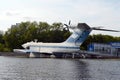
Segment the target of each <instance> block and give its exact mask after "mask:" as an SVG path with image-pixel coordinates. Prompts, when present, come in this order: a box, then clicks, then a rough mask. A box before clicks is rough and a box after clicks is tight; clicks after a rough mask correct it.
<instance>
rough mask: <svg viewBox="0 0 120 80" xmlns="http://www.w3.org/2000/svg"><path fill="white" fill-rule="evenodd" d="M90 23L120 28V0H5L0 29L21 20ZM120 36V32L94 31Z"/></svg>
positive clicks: (0, 5) (1, 7)
mask: <svg viewBox="0 0 120 80" xmlns="http://www.w3.org/2000/svg"><path fill="white" fill-rule="evenodd" d="M69 20H71V21H72V24H77V23H78V22H81V23H87V24H88V25H89V26H93V27H95V26H104V28H107V29H115V30H120V0H1V1H0V30H3V31H6V30H7V29H8V28H10V27H11V25H13V24H16V23H20V22H21V21H46V22H48V23H49V24H51V23H53V22H56V21H57V22H62V23H68V21H69ZM96 33H102V34H109V35H113V36H120V32H119V33H113V32H101V31H100V32H98V31H93V32H92V33H91V34H96Z"/></svg>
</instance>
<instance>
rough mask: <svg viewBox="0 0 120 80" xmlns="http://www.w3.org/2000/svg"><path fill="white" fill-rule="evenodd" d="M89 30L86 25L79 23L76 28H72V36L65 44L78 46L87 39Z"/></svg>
mask: <svg viewBox="0 0 120 80" xmlns="http://www.w3.org/2000/svg"><path fill="white" fill-rule="evenodd" d="M91 30H92V29H91V28H90V27H89V26H88V25H87V24H86V23H79V24H78V26H77V27H76V28H74V32H73V34H72V35H71V36H70V37H69V38H68V39H67V40H66V41H65V42H66V43H71V44H75V45H77V46H80V45H81V44H82V43H83V42H84V41H85V39H86V38H87V37H88V35H89V33H90V32H91Z"/></svg>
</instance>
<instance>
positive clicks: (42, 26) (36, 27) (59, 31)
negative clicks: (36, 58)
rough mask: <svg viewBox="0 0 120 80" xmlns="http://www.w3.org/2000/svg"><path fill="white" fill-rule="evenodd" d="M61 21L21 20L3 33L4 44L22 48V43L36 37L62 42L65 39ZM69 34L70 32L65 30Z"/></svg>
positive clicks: (45, 40) (42, 40) (13, 47)
mask: <svg viewBox="0 0 120 80" xmlns="http://www.w3.org/2000/svg"><path fill="white" fill-rule="evenodd" d="M66 32H67V31H66V30H64V28H63V24H62V23H53V24H52V25H50V24H48V23H46V22H39V23H37V22H21V23H19V24H16V25H12V26H11V28H10V29H9V30H8V31H7V32H6V33H5V35H4V40H5V45H6V46H7V47H8V48H10V49H16V48H22V47H21V45H22V44H23V43H26V42H29V41H34V39H38V41H39V42H62V41H64V40H65V39H66V37H67V35H66ZM67 34H70V32H67Z"/></svg>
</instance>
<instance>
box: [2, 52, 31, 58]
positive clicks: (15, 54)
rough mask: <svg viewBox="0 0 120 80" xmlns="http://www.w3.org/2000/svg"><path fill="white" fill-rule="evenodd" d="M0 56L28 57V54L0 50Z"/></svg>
mask: <svg viewBox="0 0 120 80" xmlns="http://www.w3.org/2000/svg"><path fill="white" fill-rule="evenodd" d="M0 56H11V57H29V54H21V53H14V52H0Z"/></svg>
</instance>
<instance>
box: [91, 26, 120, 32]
mask: <svg viewBox="0 0 120 80" xmlns="http://www.w3.org/2000/svg"><path fill="white" fill-rule="evenodd" d="M91 29H92V30H100V31H111V32H120V31H117V30H110V29H101V28H97V27H93V28H91Z"/></svg>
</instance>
